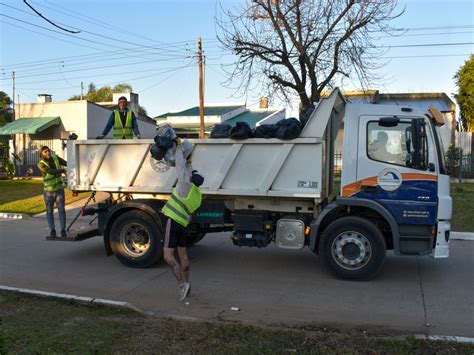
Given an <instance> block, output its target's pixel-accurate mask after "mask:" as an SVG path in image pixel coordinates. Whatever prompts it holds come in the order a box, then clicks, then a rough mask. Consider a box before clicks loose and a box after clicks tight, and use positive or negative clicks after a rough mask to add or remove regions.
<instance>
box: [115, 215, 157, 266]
mask: <svg viewBox="0 0 474 355" xmlns="http://www.w3.org/2000/svg"><path fill="white" fill-rule="evenodd" d="M162 235H163V229H162V225H161V224H158V223H157V222H156V221H155V219H154V218H153V217H151V216H150V215H149V214H147V213H146V212H143V211H129V212H125V213H124V214H122V215H120V216H119V217H117V219H116V220H115V221H114V222H113V224H112V227H111V229H110V244H111V247H112V250H113V252H114V254H115V256H116V257H117V259H118V260H119V261H120V262H121V263H122V264H124V265H126V266H129V267H134V268H146V267H149V266H152V265H154V264H156V263H157V262H158V261H160V260H161V259H162V257H163V244H162Z"/></svg>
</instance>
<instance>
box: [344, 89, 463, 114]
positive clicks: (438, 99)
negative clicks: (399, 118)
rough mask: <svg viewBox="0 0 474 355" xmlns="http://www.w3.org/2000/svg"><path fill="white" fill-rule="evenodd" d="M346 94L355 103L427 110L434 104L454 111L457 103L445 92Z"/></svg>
mask: <svg viewBox="0 0 474 355" xmlns="http://www.w3.org/2000/svg"><path fill="white" fill-rule="evenodd" d="M344 96H345V97H346V98H347V99H348V100H349V101H350V102H353V103H377V104H382V103H383V104H388V105H399V106H409V107H413V108H419V109H422V110H426V109H427V108H428V107H429V106H434V107H436V108H437V109H438V110H440V111H441V112H453V111H455V110H456V104H455V103H454V102H453V100H451V98H450V97H449V96H448V95H446V93H444V92H417V93H395V94H383V93H380V92H379V91H378V90H365V91H363V90H361V91H345V92H344Z"/></svg>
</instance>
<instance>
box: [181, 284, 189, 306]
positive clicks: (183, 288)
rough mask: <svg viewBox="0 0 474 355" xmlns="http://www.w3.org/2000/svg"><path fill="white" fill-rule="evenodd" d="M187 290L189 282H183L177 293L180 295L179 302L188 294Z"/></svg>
mask: <svg viewBox="0 0 474 355" xmlns="http://www.w3.org/2000/svg"><path fill="white" fill-rule="evenodd" d="M188 292H189V282H184V283H183V286H181V288H180V290H179V293H180V295H181V298H180V299H179V301H180V302H182V301H183V300H184V299H185V298H186V296H187V295H188Z"/></svg>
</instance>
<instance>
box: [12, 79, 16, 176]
mask: <svg viewBox="0 0 474 355" xmlns="http://www.w3.org/2000/svg"><path fill="white" fill-rule="evenodd" d="M12 79H13V112H12V113H13V115H12V121H15V119H16V110H15V71H13V73H12ZM16 156H17V155H16V134H15V135H13V165H14V166H15V170H16V164H17V161H16V158H15V157H16Z"/></svg>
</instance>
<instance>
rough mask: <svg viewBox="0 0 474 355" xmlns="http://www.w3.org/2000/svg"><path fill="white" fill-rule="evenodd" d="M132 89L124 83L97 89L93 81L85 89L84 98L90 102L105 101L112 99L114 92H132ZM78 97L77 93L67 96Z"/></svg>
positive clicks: (77, 98)
mask: <svg viewBox="0 0 474 355" xmlns="http://www.w3.org/2000/svg"><path fill="white" fill-rule="evenodd" d="M132 91H133V89H132V86H131V85H130V84H126V83H121V84H117V85H115V86H113V87H111V86H103V87H101V88H99V89H97V87H96V86H95V84H94V83H90V84H89V87H88V90H87V94H86V95H84V98H85V99H86V100H89V101H92V102H107V101H112V99H113V94H114V93H118V92H132ZM79 99H80V96H79V95H74V96H72V97H70V98H69V100H79Z"/></svg>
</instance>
